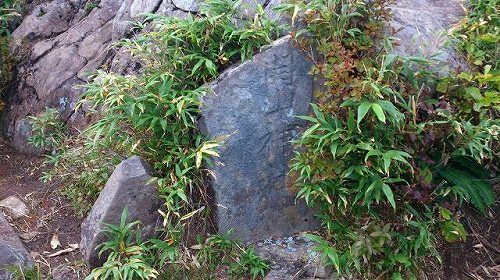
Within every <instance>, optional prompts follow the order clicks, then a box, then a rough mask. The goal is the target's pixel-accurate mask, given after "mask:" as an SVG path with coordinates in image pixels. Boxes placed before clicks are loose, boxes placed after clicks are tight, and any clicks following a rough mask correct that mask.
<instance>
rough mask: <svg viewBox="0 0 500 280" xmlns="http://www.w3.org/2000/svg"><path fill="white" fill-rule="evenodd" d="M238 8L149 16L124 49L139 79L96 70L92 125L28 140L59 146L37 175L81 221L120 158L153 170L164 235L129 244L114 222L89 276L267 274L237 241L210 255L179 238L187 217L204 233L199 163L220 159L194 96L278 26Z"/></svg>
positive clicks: (127, 228)
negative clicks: (185, 267) (183, 268)
mask: <svg viewBox="0 0 500 280" xmlns="http://www.w3.org/2000/svg"><path fill="white" fill-rule="evenodd" d="M240 9H241V2H239V1H237V2H235V1H230V0H209V1H207V2H206V3H204V4H202V6H201V9H200V14H199V15H189V16H187V17H186V18H185V19H179V18H171V17H164V16H158V15H149V16H147V19H146V20H145V23H144V24H140V26H139V27H140V28H147V29H148V32H144V33H141V34H140V35H137V36H136V37H134V38H133V39H130V40H124V41H122V42H121V43H120V45H121V46H124V47H125V48H126V49H127V50H128V51H129V52H130V54H131V55H132V56H133V57H134V58H135V59H137V60H139V61H140V62H141V65H142V68H141V71H140V73H137V75H133V76H132V75H129V76H124V75H120V74H115V73H108V72H104V71H100V72H98V73H97V74H96V75H95V77H94V79H93V82H91V83H89V84H87V85H86V91H85V93H84V94H83V100H82V101H81V102H80V104H79V105H78V106H77V107H79V106H85V107H86V108H91V111H92V112H91V113H90V114H91V117H92V118H93V119H94V122H93V124H92V125H90V126H89V127H88V128H87V129H85V130H84V131H82V132H81V133H79V134H78V135H77V136H76V137H68V136H66V137H63V138H64V140H63V141H62V142H61V143H59V145H56V144H58V143H56V142H58V141H52V140H51V138H46V137H43V135H44V133H38V132H42V130H41V129H39V130H38V132H37V130H35V131H34V132H35V134H34V136H33V137H32V139H31V140H32V142H33V143H40V144H41V145H40V147H42V148H43V147H45V148H47V146H56V147H54V148H53V150H54V152H53V153H52V154H51V155H48V156H47V163H48V164H49V165H50V166H52V167H53V168H52V169H51V170H50V171H49V172H47V173H45V174H44V175H43V178H42V179H44V180H47V181H49V180H55V181H57V182H59V183H61V184H62V185H63V192H64V194H66V195H67V196H68V197H69V198H70V199H71V201H72V202H73V204H74V206H75V208H76V209H79V211H80V214H82V215H84V214H85V213H86V212H87V211H88V210H89V209H90V206H91V205H92V203H93V201H94V200H95V199H96V197H97V195H98V194H99V192H100V190H101V188H102V187H103V186H104V185H105V182H106V180H107V179H108V177H109V175H110V173H111V172H112V170H113V168H114V167H115V166H116V164H117V163H119V162H120V161H121V160H123V159H124V158H127V157H129V156H131V155H139V156H141V157H143V158H144V159H146V160H147V161H148V162H149V163H151V165H152V166H153V169H154V172H155V176H156V177H155V181H156V182H157V184H158V191H159V195H160V197H161V198H162V199H163V205H162V207H161V211H160V212H161V214H162V216H163V225H162V228H161V234H160V236H161V238H160V239H157V240H148V241H144V242H139V241H138V240H132V239H130V236H131V234H132V228H133V227H135V226H136V224H135V223H132V224H124V223H123V221H122V224H120V225H119V226H111V225H110V226H109V229H108V233H111V236H113V237H115V239H111V241H110V242H114V243H109V242H107V243H105V244H104V245H103V246H104V247H103V249H105V250H107V251H110V252H112V254H111V255H110V257H109V258H108V261H107V262H106V263H105V264H104V266H103V267H101V268H98V269H96V270H94V271H93V272H92V276H91V278H92V277H93V278H95V279H108V278H109V279H118V278H116V277H118V276H117V275H119V278H120V279H123V277H125V276H124V275H130V273H135V274H134V275H135V276H134V277H136V278H139V279H150V278H155V277H157V276H158V273H159V271H162V270H164V269H165V266H166V265H167V264H169V269H172V266H173V265H174V264H176V263H181V264H197V265H199V266H200V267H202V266H206V265H208V264H211V263H213V261H218V262H221V261H222V262H223V263H225V262H226V261H227V262H231V263H232V264H231V269H230V272H231V274H235V275H242V274H248V275H250V276H251V277H252V278H253V279H255V278H257V277H260V276H262V275H263V271H265V269H266V268H267V266H266V265H265V264H264V263H263V261H262V259H260V258H259V257H257V256H255V255H254V254H253V252H252V251H247V250H243V249H241V250H236V249H235V246H236V244H235V243H230V244H225V245H224V247H217V246H222V245H223V244H222V243H221V242H217V241H216V240H217V237H210V238H209V239H208V240H207V242H209V243H210V246H211V248H218V249H213V250H216V253H210V251H207V250H205V245H204V246H203V248H202V249H200V253H199V254H198V253H196V252H194V253H190V249H189V248H188V247H187V244H186V243H185V242H184V239H183V237H184V236H190V235H191V236H192V233H190V232H189V229H190V227H189V225H190V220H191V218H192V217H196V218H197V219H199V220H203V218H206V219H204V224H203V225H201V227H204V228H203V229H202V232H203V231H205V232H206V231H208V228H209V226H210V225H209V215H210V213H209V212H208V210H209V207H207V206H208V198H207V190H206V186H205V184H204V181H205V180H204V179H205V178H206V177H207V176H208V175H209V174H208V172H207V171H206V170H205V169H204V166H206V164H210V163H209V162H208V158H209V157H213V156H215V157H216V156H218V155H217V152H216V148H217V147H218V145H219V144H218V142H217V141H215V140H209V139H206V138H205V137H204V136H203V135H202V134H201V133H200V132H199V131H198V129H197V126H196V120H197V117H198V113H199V105H200V101H199V97H200V96H202V95H203V94H205V93H206V88H205V85H206V84H207V83H208V82H210V81H212V80H213V79H215V78H216V77H217V75H218V73H220V71H222V70H224V69H225V68H227V67H228V66H230V65H231V64H233V63H234V62H237V61H241V60H246V59H248V58H250V57H252V55H253V54H254V53H255V52H257V51H258V50H259V48H260V47H261V46H263V45H266V44H269V43H270V42H271V41H272V40H273V39H275V38H276V37H277V34H278V33H279V28H278V26H276V25H275V24H274V23H272V22H271V21H269V20H268V19H267V18H265V17H264V16H263V13H264V11H263V9H262V7H261V6H257V14H256V16H255V17H254V18H252V19H249V20H244V19H241V18H239V16H238V13H239V12H240ZM146 25H147V26H148V27H146ZM50 112H51V111H47V113H50ZM47 113H46V114H45V115H42V116H40V117H38V118H34V119H33V120H32V124H33V125H34V127H35V128H36V127H37V126H39V123H37V120H39V121H40V122H45V123H47V121H46V120H50V119H53V118H51V116H48V115H47ZM44 120H45V121H44ZM53 126H54V125H53ZM55 126H57V125H55ZM37 135H38V136H40V137H37ZM54 138H57V137H54ZM57 139H59V138H57ZM42 142H43V143H42ZM50 148H52V147H50ZM196 226H197V227H198V228H199V227H200V225H196ZM116 238H118V241H117V239H116ZM117 242H118V243H117ZM228 242H229V241H228ZM212 243H213V244H212ZM205 244H206V243H205ZM123 250H126V251H123ZM151 252H154V254H150V253H151ZM148 256H150V257H151V258H150V259H148V258H149V257H148ZM153 256H154V258H153ZM216 257H217V260H215V258H216ZM207 258H210V259H207ZM195 260H197V261H195ZM254 265H255V266H254ZM113 277H114V278H113ZM127 279H128V278H127ZM134 279H135V278H134Z"/></svg>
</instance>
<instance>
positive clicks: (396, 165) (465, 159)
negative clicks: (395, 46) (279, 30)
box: [279, 0, 500, 279]
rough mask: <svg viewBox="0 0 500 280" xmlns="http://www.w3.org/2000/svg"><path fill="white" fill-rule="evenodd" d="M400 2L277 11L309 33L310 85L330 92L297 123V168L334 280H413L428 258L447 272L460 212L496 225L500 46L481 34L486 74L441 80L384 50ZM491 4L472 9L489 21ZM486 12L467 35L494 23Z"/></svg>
mask: <svg viewBox="0 0 500 280" xmlns="http://www.w3.org/2000/svg"><path fill="white" fill-rule="evenodd" d="M391 2H392V1H386V0H377V1H370V2H365V1H355V0H348V1H340V0H312V1H307V2H306V1H304V2H298V3H291V4H284V5H281V6H280V8H279V9H280V10H281V11H283V12H287V13H289V15H291V17H292V21H294V22H302V23H304V24H305V27H304V28H302V29H300V28H298V30H296V31H294V34H295V37H296V39H297V41H298V42H299V43H300V44H301V45H302V46H303V47H304V49H305V50H308V49H311V47H313V48H316V49H317V53H312V54H311V58H312V60H313V61H315V66H314V67H313V69H312V74H314V75H315V76H316V77H317V78H318V79H319V80H322V81H324V87H323V89H322V90H321V91H320V92H317V93H316V100H317V102H316V103H315V104H312V105H311V106H312V111H313V113H312V115H310V116H302V117H300V118H302V119H304V120H306V121H308V122H309V123H310V127H309V128H308V129H307V130H306V131H305V132H304V133H303V134H302V135H301V138H300V139H298V140H296V141H295V142H294V144H295V145H296V151H297V152H296V156H295V158H294V159H293V160H292V166H291V172H292V173H295V174H296V175H297V177H298V179H297V185H298V186H299V187H300V191H299V193H298V197H299V198H301V199H304V200H305V201H306V203H307V204H309V205H311V206H313V207H315V208H316V209H318V210H319V214H318V217H319V218H320V220H321V222H322V224H323V229H322V231H321V233H320V234H317V235H313V234H309V235H308V237H309V238H310V239H311V240H313V241H315V242H316V243H318V246H317V248H316V249H317V250H318V251H319V252H321V253H322V255H323V259H324V261H325V262H326V264H328V265H331V266H333V267H335V269H336V270H337V273H339V274H341V275H361V276H362V277H364V278H367V279H380V278H383V279H386V278H387V279H412V278H416V276H417V275H418V271H419V269H421V264H422V262H423V261H424V260H425V258H427V257H429V256H431V257H432V256H433V257H435V258H437V259H438V260H439V254H438V252H437V250H436V241H437V238H438V235H439V234H440V235H442V237H443V238H444V239H445V240H447V241H450V242H453V241H459V240H465V238H466V232H465V228H464V226H463V225H462V224H461V222H460V218H461V215H462V214H461V211H460V206H461V205H462V203H463V202H468V203H471V204H472V205H474V206H475V207H476V209H477V210H478V211H479V212H481V213H482V214H487V212H488V207H489V206H491V205H492V204H494V203H495V201H496V195H495V193H494V191H493V190H492V188H491V185H490V181H489V180H490V174H489V170H488V169H487V168H485V167H486V164H487V163H489V162H494V161H495V160H498V152H499V150H498V133H499V130H500V126H499V125H500V122H499V120H498V109H499V107H498V90H499V85H500V84H499V81H500V80H499V78H500V75H499V74H498V71H497V70H496V69H495V67H496V65H497V64H498V61H497V59H498V55H496V52H497V51H498V46H497V45H495V44H485V45H483V43H484V42H483V41H484V39H485V38H486V37H488V38H489V37H491V36H490V35H488V34H486V35H485V34H482V33H481V32H480V33H479V34H477V33H474V32H473V33H474V34H475V37H474V36H469V37H467V38H465V39H464V41H463V46H465V48H466V49H471V48H472V47H469V44H473V45H474V46H475V47H474V48H475V49H474V52H473V53H471V54H470V55H471V56H473V57H474V59H475V61H474V62H476V64H477V65H482V66H484V67H483V68H482V71H481V72H480V73H461V74H460V75H458V76H452V77H446V78H438V77H437V76H436V74H435V72H434V71H433V68H434V67H433V65H434V64H433V61H432V60H430V59H428V58H425V57H400V56H397V55H395V54H393V51H392V43H391V40H390V37H385V38H381V36H382V35H383V34H384V33H383V31H382V29H383V24H384V21H387V19H388V18H389V17H390V14H389V10H388V9H387V6H388V5H389V4H390V3H391ZM493 2H495V1H489V2H488V1H471V3H472V7H473V8H475V7H477V5H478V3H482V4H481V5H486V7H484V6H481V5H479V6H480V7H482V8H484V10H489V9H491V8H492V6H491V5H492V3H493ZM488 3H489V4H488ZM481 12H482V10H477V9H476V10H474V11H473V12H472V13H471V16H470V18H469V21H468V22H469V23H468V24H472V25H474V24H475V23H470V22H471V21H472V22H474V21H477V20H475V19H474V18H476V17H477V18H479V21H481V22H482V21H483V19H485V18H489V17H488V16H490V17H491V21H493V20H495V19H494V18H496V15H488V16H485V15H484V14H483V15H478V14H477V13H481ZM480 25H481V26H483V25H484V24H483V23H480ZM492 25H493V26H494V24H492ZM497 27H498V25H497ZM497 27H492V28H493V30H497V29H496V28H497ZM464 28H465V29H467V30H469V28H470V26H468V25H465V26H464ZM488 30H490V29H488ZM488 32H490V31H488ZM491 32H497V31H491ZM496 38H497V39H498V36H497V37H496ZM479 41H481V42H479ZM487 41H488V42H489V39H488V40H487ZM479 50H482V51H481V52H480V51H479ZM495 55H496V56H495ZM479 57H480V58H479ZM477 59H480V61H481V63H478V61H476V60H477ZM434 88H436V90H434Z"/></svg>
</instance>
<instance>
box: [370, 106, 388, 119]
mask: <svg viewBox="0 0 500 280" xmlns="http://www.w3.org/2000/svg"><path fill="white" fill-rule="evenodd" d="M371 108H372V111H373V112H374V113H375V115H376V116H377V118H378V120H379V121H381V122H383V123H385V114H384V110H382V107H380V105H378V104H377V103H373V104H372V105H371Z"/></svg>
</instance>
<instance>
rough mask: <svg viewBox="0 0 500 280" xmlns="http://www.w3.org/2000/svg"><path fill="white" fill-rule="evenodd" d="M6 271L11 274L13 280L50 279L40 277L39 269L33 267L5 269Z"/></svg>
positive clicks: (48, 279)
mask: <svg viewBox="0 0 500 280" xmlns="http://www.w3.org/2000/svg"><path fill="white" fill-rule="evenodd" d="M7 270H8V271H9V272H10V273H12V275H13V278H12V279H13V280H50V279H52V278H46V277H44V276H43V275H42V273H41V271H40V267H39V266H38V265H35V266H33V267H20V266H14V267H10V268H7Z"/></svg>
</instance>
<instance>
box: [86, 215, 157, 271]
mask: <svg viewBox="0 0 500 280" xmlns="http://www.w3.org/2000/svg"><path fill="white" fill-rule="evenodd" d="M127 215H128V210H127V208H125V209H124V210H123V212H122V215H121V218H120V224H119V225H111V224H106V227H105V229H104V231H103V232H104V233H105V234H106V236H107V237H108V241H106V242H104V243H102V244H100V245H99V246H98V248H97V250H99V257H101V256H102V254H104V253H106V254H109V255H108V258H107V260H106V262H105V263H104V264H103V265H102V267H99V268H95V269H93V270H92V272H91V273H90V275H89V276H87V277H86V278H85V279H87V280H91V279H94V280H98V279H102V280H105V279H153V278H156V277H157V276H158V272H157V271H156V270H155V269H154V268H153V267H152V265H151V264H150V263H149V260H148V258H147V256H148V254H149V247H148V246H147V243H142V241H141V236H140V228H139V225H140V222H139V221H135V222H131V223H127Z"/></svg>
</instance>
